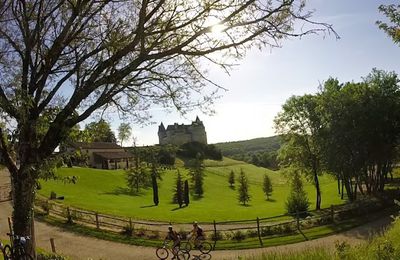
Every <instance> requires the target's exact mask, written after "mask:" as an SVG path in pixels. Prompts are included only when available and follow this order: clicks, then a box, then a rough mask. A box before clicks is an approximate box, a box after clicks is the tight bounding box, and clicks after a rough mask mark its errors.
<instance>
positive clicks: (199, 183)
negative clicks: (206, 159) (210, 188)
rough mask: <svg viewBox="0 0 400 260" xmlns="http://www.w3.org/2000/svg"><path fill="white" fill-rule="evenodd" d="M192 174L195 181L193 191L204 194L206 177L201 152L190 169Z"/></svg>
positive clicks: (198, 194)
mask: <svg viewBox="0 0 400 260" xmlns="http://www.w3.org/2000/svg"><path fill="white" fill-rule="evenodd" d="M190 175H191V176H192V181H193V191H194V194H196V196H198V197H201V196H203V193H204V190H203V179H204V166H203V161H202V159H201V156H200V154H197V156H196V159H195V160H194V161H193V165H192V167H191V169H190Z"/></svg>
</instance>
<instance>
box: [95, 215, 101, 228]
mask: <svg viewBox="0 0 400 260" xmlns="http://www.w3.org/2000/svg"><path fill="white" fill-rule="evenodd" d="M94 214H95V216H96V228H97V229H100V224H99V213H97V212H95V213H94Z"/></svg>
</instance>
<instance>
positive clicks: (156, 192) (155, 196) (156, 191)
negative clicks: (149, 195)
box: [151, 165, 159, 206]
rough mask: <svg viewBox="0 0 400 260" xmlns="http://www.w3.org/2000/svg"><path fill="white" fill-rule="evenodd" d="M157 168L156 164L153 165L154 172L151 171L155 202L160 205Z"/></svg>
mask: <svg viewBox="0 0 400 260" xmlns="http://www.w3.org/2000/svg"><path fill="white" fill-rule="evenodd" d="M156 171H157V169H156V167H155V165H153V166H152V173H151V184H152V186H153V202H154V205H156V206H158V203H159V199H158V184H157V172H156Z"/></svg>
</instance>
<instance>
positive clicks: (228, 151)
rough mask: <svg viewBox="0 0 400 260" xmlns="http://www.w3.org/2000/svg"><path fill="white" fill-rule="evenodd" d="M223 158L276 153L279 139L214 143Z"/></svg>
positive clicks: (267, 138) (276, 137)
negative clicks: (244, 154) (245, 154)
mask: <svg viewBox="0 0 400 260" xmlns="http://www.w3.org/2000/svg"><path fill="white" fill-rule="evenodd" d="M215 146H217V147H218V148H219V149H221V151H222V154H223V155H224V156H228V157H230V156H232V155H236V154H243V153H248V152H276V151H277V150H278V149H279V148H280V137H279V136H277V135H276V136H270V137H261V138H255V139H250V140H244V141H236V142H226V143H216V144H215Z"/></svg>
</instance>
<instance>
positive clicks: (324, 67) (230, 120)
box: [112, 0, 400, 145]
mask: <svg viewBox="0 0 400 260" xmlns="http://www.w3.org/2000/svg"><path fill="white" fill-rule="evenodd" d="M392 3H393V4H399V1H398V0H397V1H395V0H392V1H376V0H310V1H307V8H308V9H309V10H315V13H314V15H313V19H314V20H317V21H320V22H326V23H329V24H332V25H333V27H334V29H335V31H336V32H337V33H338V34H339V36H340V39H339V40H337V39H336V38H335V37H334V35H324V34H320V35H310V36H305V37H303V38H301V39H291V40H285V41H284V42H283V43H282V47H281V48H274V49H264V50H262V51H259V50H258V49H257V50H251V51H250V52H249V53H248V55H247V56H246V58H244V59H243V60H241V62H240V66H238V67H236V68H235V69H234V70H232V71H231V73H230V76H229V75H227V74H225V73H224V72H223V71H222V70H219V69H215V70H214V69H213V70H211V71H210V72H209V78H210V79H211V80H213V81H215V82H216V83H218V84H219V85H221V86H223V87H224V88H227V89H228V91H227V92H224V93H221V94H223V96H222V97H221V98H219V99H218V100H216V102H215V106H214V110H215V112H216V113H215V114H214V115H213V116H209V115H205V114H202V112H201V111H193V112H191V113H189V114H186V115H185V116H184V117H182V116H181V115H180V114H179V113H177V112H166V111H162V110H156V111H153V113H152V119H151V121H152V123H149V124H147V125H145V126H140V125H134V124H132V130H133V135H134V136H135V138H136V140H137V144H138V145H153V144H158V135H157V131H158V125H159V124H160V123H161V122H163V123H164V125H165V126H167V125H169V124H173V123H175V122H176V123H179V124H182V123H185V124H189V123H190V122H191V121H194V120H195V118H196V116H197V115H198V116H199V118H200V119H201V120H202V121H203V123H204V125H205V128H206V132H207V138H208V143H217V142H228V141H238V140H247V139H252V138H257V137H267V136H272V135H275V131H274V128H273V119H274V117H275V116H276V115H277V114H278V113H279V111H280V109H281V106H282V105H283V104H284V103H285V101H286V100H287V99H288V98H289V97H290V96H292V95H303V94H306V93H315V92H317V91H318V86H319V85H320V84H321V83H323V82H324V81H325V80H327V79H328V78H329V77H334V78H337V79H338V80H339V81H340V82H347V81H360V80H362V77H365V76H367V75H368V74H369V73H370V72H371V70H372V69H373V68H378V69H383V70H387V71H395V72H396V73H398V74H400V46H399V45H395V44H394V43H393V42H392V40H391V39H390V38H389V37H388V36H387V35H386V34H385V33H384V32H383V31H381V30H380V29H379V28H378V27H377V25H376V24H375V22H376V21H377V20H384V21H385V17H384V16H383V15H382V14H381V13H379V12H378V6H379V5H380V4H392ZM120 123H121V121H120V120H119V119H118V118H117V117H114V118H113V120H112V128H113V130H115V132H116V133H117V128H118V126H119V124H120ZM131 144H132V139H131V140H129V141H127V142H125V143H124V145H131Z"/></svg>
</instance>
